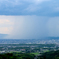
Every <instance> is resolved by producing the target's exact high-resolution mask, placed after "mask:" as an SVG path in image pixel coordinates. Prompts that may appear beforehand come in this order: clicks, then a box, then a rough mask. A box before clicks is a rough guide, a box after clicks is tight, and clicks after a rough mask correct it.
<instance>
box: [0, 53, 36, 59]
mask: <svg viewBox="0 0 59 59" xmlns="http://www.w3.org/2000/svg"><path fill="white" fill-rule="evenodd" d="M34 57H35V56H34V55H33V54H27V53H6V54H0V59H34Z"/></svg>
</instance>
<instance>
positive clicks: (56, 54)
mask: <svg viewBox="0 0 59 59" xmlns="http://www.w3.org/2000/svg"><path fill="white" fill-rule="evenodd" d="M39 58H40V59H59V50H58V51H51V52H46V53H44V54H42V56H40V57H38V59H39Z"/></svg>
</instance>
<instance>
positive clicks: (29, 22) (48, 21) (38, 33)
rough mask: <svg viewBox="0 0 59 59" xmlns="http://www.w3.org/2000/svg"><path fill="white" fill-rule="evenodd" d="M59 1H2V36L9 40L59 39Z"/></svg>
mask: <svg viewBox="0 0 59 59" xmlns="http://www.w3.org/2000/svg"><path fill="white" fill-rule="evenodd" d="M58 2H59V0H0V34H8V36H5V37H3V38H9V39H39V38H41V37H52V36H53V37H59V3H58Z"/></svg>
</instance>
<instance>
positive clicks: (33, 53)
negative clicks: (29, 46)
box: [31, 53, 40, 55]
mask: <svg viewBox="0 0 59 59" xmlns="http://www.w3.org/2000/svg"><path fill="white" fill-rule="evenodd" d="M31 54H34V55H39V54H40V53H31Z"/></svg>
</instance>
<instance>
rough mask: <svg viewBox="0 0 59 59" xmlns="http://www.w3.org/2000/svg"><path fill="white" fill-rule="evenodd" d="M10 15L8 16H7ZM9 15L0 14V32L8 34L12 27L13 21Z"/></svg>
mask: <svg viewBox="0 0 59 59" xmlns="http://www.w3.org/2000/svg"><path fill="white" fill-rule="evenodd" d="M9 17H10V16H9ZM9 17H6V16H0V33H1V34H10V32H11V30H12V29H13V24H14V23H13V21H11V20H10V18H9Z"/></svg>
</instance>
